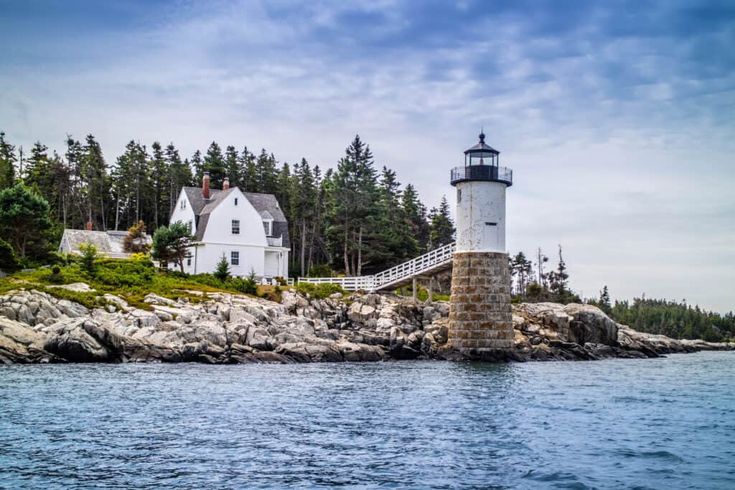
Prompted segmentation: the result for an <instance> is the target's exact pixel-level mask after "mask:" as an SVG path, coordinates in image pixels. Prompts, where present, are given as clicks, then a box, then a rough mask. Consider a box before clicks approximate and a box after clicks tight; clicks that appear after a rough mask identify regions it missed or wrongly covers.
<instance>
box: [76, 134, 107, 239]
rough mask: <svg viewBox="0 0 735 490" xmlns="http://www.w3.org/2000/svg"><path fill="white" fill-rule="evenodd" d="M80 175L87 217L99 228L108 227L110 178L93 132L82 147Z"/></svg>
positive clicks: (100, 148)
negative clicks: (107, 210) (107, 213)
mask: <svg viewBox="0 0 735 490" xmlns="http://www.w3.org/2000/svg"><path fill="white" fill-rule="evenodd" d="M81 150H82V151H81V155H80V161H79V175H80V177H81V182H82V186H83V187H82V196H83V198H84V203H85V206H86V209H85V211H86V219H87V220H88V221H90V222H92V224H93V225H96V228H97V229H101V230H105V229H107V216H106V209H107V206H106V204H107V203H108V202H109V200H110V199H109V198H110V195H109V193H108V191H109V183H110V182H109V179H108V177H107V166H106V164H105V158H104V156H103V155H102V147H101V146H100V144H99V143H98V142H97V140H96V139H95V138H94V136H92V135H91V134H89V135H87V138H86V139H85V145H84V146H83V147H82V148H81Z"/></svg>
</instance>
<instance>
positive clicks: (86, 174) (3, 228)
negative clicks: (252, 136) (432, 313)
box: [0, 132, 735, 341]
mask: <svg viewBox="0 0 735 490" xmlns="http://www.w3.org/2000/svg"><path fill="white" fill-rule="evenodd" d="M204 172H209V175H210V179H211V185H212V187H213V188H221V186H222V182H223V181H224V179H225V178H228V179H229V181H230V185H232V186H238V187H240V188H241V189H242V190H243V191H245V192H259V193H268V194H274V195H275V196H276V198H277V199H278V201H279V203H280V205H281V207H282V209H283V211H284V214H285V215H286V218H287V219H288V222H289V235H290V239H291V255H290V260H291V264H290V270H291V271H292V274H293V275H294V276H299V275H300V276H308V275H312V276H328V275H332V274H334V273H343V274H345V275H362V274H371V273H374V272H377V271H379V270H382V269H384V268H387V267H390V266H392V265H396V264H398V263H401V262H403V261H405V260H408V259H411V258H413V257H416V256H417V255H420V254H421V253H424V252H427V251H429V250H432V249H435V248H438V247H440V246H442V245H446V244H448V243H451V242H452V241H453V240H454V225H453V223H452V219H451V215H450V209H449V203H448V201H447V199H446V197H444V198H442V200H441V202H440V203H439V204H438V206H436V207H431V208H429V207H428V206H426V204H424V203H423V202H422V201H421V200H420V198H419V195H418V193H417V191H416V189H415V188H414V187H413V185H411V184H410V183H408V184H406V185H405V186H404V185H402V184H401V183H400V182H399V180H398V177H397V175H396V172H395V171H393V170H391V169H390V168H388V167H387V166H382V167H380V168H379V167H378V166H377V165H376V163H375V161H374V158H373V155H372V152H371V150H370V147H369V145H368V144H366V143H365V142H364V141H362V139H361V138H360V137H359V136H355V138H354V139H353V140H352V141H351V142H350V143H349V145H348V146H347V148H346V149H345V152H344V155H343V156H342V158H340V159H339V161H338V162H337V163H336V166H334V167H324V166H320V165H318V164H311V163H309V162H308V161H307V160H306V159H305V158H302V159H301V161H299V162H296V163H288V162H283V163H281V162H279V161H278V160H277V159H276V157H275V156H274V154H273V153H271V152H269V151H267V150H266V149H261V150H260V151H259V152H253V151H251V150H250V149H249V148H248V147H247V146H240V147H236V146H232V145H229V146H224V147H223V146H221V145H220V144H218V143H217V142H212V143H211V144H210V145H209V147H208V148H207V149H206V151H204V152H202V151H199V150H197V151H195V152H194V153H193V154H192V155H190V156H187V157H182V155H181V154H180V152H179V150H178V149H177V148H176V147H175V146H174V144H173V143H169V144H168V145H166V146H164V145H162V144H161V143H159V142H153V143H152V144H151V145H150V147H148V146H147V145H144V144H141V143H140V142H137V141H130V142H129V143H128V144H127V145H126V146H125V149H124V151H123V152H122V154H121V155H119V156H117V157H116V158H114V159H109V158H107V157H106V156H105V154H104V152H103V150H102V147H101V145H100V143H99V142H98V141H97V139H96V138H95V137H94V136H93V135H91V134H90V135H87V136H86V137H85V138H84V139H83V140H78V139H75V138H74V137H72V136H67V137H66V139H65V149H64V151H63V154H59V153H57V152H55V151H50V150H49V149H48V147H47V146H46V145H44V144H43V143H41V142H36V143H35V144H34V145H33V146H32V148H31V149H30V151H25V150H24V149H23V148H20V147H16V146H15V145H13V144H12V142H10V141H8V140H7V139H6V137H5V134H4V133H2V132H0V270H12V269H13V267H15V268H18V267H34V266H38V265H43V264H49V263H53V262H54V261H55V260H57V259H58V257H55V255H56V254H55V250H56V248H57V246H58V242H59V239H60V237H61V234H62V232H63V230H64V229H65V228H73V229H83V228H85V226H87V224H88V223H91V225H92V227H93V229H95V230H129V229H131V228H136V229H137V231H138V232H140V231H141V230H140V223H141V222H143V223H144V224H145V227H146V228H147V231H148V232H149V233H153V232H154V231H155V230H157V229H159V228H161V227H164V226H167V225H169V216H170V214H171V211H172V209H173V207H174V206H175V204H176V201H177V198H178V196H179V193H180V191H181V188H182V187H183V186H198V185H200V183H201V181H202V177H203V175H204ZM556 255H557V257H555V259H556V260H555V262H556V265H555V266H553V265H551V264H552V261H551V260H550V258H549V257H548V256H547V255H545V254H544V252H543V251H542V250H541V249H538V250H537V251H536V252H535V253H534V256H533V257H527V256H526V255H525V254H524V253H523V252H519V253H517V254H515V255H511V256H510V259H509V260H510V263H509V265H510V269H511V272H512V277H513V286H512V288H513V291H512V292H513V299H514V301H516V302H519V301H529V302H540V301H555V302H560V303H570V302H581V301H582V299H581V298H580V297H579V296H578V295H577V294H576V293H574V291H573V290H572V289H571V288H570V286H569V274H568V270H567V267H566V263H565V261H564V258H563V252H562V248H561V246H560V247H559V249H558V254H556ZM587 302H588V303H591V304H595V305H597V306H599V307H600V308H602V309H603V310H604V311H606V312H607V313H608V314H609V315H611V316H612V317H613V318H614V319H615V320H617V321H619V322H621V323H626V324H629V325H631V326H632V327H633V328H636V329H637V330H641V331H644V332H651V333H662V334H665V335H668V336H670V337H673V338H704V339H706V340H712V341H719V340H724V339H733V338H735V318H734V317H733V314H732V313H729V314H727V315H724V316H722V315H719V314H717V313H712V312H706V311H703V310H700V309H699V308H698V307H696V306H694V307H692V306H690V305H687V304H686V303H676V302H671V301H666V300H651V299H645V298H640V299H634V300H633V302H632V303H631V302H628V301H622V302H620V301H616V302H615V303H614V304H611V303H610V298H609V294H608V292H607V287H605V288H603V290H602V291H601V293H600V297H599V298H593V299H588V300H587Z"/></svg>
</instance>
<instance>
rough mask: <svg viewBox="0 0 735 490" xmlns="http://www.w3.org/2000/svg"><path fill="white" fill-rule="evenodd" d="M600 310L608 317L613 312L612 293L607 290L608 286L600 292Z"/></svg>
mask: <svg viewBox="0 0 735 490" xmlns="http://www.w3.org/2000/svg"><path fill="white" fill-rule="evenodd" d="M598 304H599V306H600V309H601V310H602V311H604V312H605V313H607V314H608V315H609V314H610V313H611V312H612V306H611V304H610V293H609V292H608V290H607V285H605V286H603V287H602V291H600V300H599V302H598Z"/></svg>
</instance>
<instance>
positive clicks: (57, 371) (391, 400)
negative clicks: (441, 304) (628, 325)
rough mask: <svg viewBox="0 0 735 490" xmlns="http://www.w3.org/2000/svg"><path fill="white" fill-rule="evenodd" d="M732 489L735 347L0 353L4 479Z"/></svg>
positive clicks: (9, 482) (29, 482) (27, 482)
mask: <svg viewBox="0 0 735 490" xmlns="http://www.w3.org/2000/svg"><path fill="white" fill-rule="evenodd" d="M334 486H344V487H347V488H372V487H386V488H666V489H674V488H722V489H733V488H735V352H712V353H698V354H690V355H674V356H671V357H669V358H666V359H649V360H610V361H600V362H576V363H575V362H565V363H563V362H555V363H527V364H507V365H482V364H454V363H446V362H410V361H407V362H391V363H380V364H300V365H239V366H208V365H195V364H177V365H165V364H127V365H45V366H4V367H0V487H2V488H24V487H25V488H69V487H74V488H80V487H96V488H122V487H125V488H161V487H182V488H256V487H263V488H265V487H269V488H284V487H301V488H313V487H334Z"/></svg>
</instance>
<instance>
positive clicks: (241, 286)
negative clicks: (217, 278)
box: [227, 277, 258, 296]
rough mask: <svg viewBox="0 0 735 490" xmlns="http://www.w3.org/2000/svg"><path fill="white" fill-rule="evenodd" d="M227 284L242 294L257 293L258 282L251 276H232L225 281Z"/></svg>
mask: <svg viewBox="0 0 735 490" xmlns="http://www.w3.org/2000/svg"><path fill="white" fill-rule="evenodd" d="M227 286H228V287H230V288H232V289H234V290H235V291H237V292H240V293H243V294H250V295H253V296H254V295H256V294H257V293H258V283H257V282H256V281H255V279H254V278H252V277H246V278H245V279H243V278H242V277H233V278H231V279H230V280H229V281H227Z"/></svg>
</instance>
